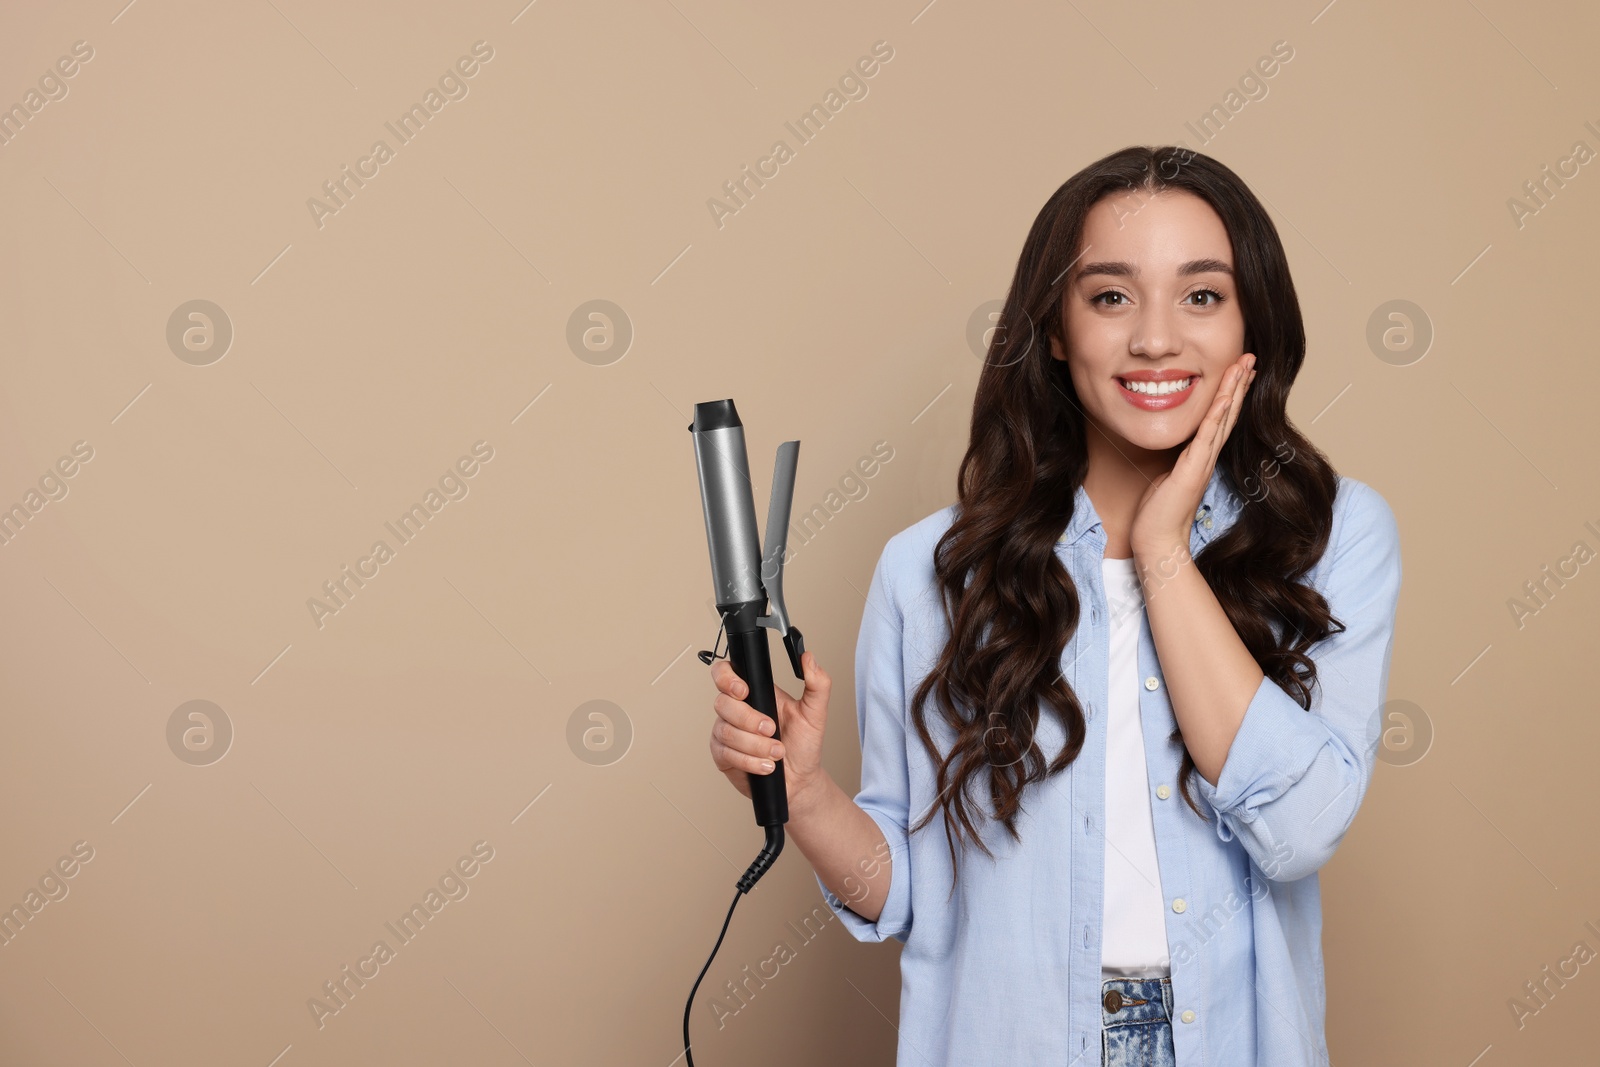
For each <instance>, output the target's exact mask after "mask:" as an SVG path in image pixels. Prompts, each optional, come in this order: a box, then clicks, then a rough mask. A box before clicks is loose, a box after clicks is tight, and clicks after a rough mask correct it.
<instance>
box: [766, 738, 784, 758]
mask: <svg viewBox="0 0 1600 1067" xmlns="http://www.w3.org/2000/svg"><path fill="white" fill-rule="evenodd" d="M767 755H769V756H771V757H772V758H773V759H782V758H783V746H782V745H780V744H778V743H776V742H774V743H773V745H772V751H770V752H768V753H767Z"/></svg>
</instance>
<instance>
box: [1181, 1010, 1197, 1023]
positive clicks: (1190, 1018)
mask: <svg viewBox="0 0 1600 1067" xmlns="http://www.w3.org/2000/svg"><path fill="white" fill-rule="evenodd" d="M1178 1018H1180V1019H1182V1020H1183V1021H1184V1022H1186V1023H1192V1022H1194V1012H1192V1011H1186V1012H1184V1013H1183V1014H1182V1015H1180V1016H1178Z"/></svg>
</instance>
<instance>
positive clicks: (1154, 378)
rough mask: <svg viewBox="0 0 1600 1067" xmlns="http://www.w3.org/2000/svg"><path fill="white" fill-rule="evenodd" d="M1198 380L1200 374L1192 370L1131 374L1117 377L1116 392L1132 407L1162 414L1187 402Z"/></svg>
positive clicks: (1137, 372)
mask: <svg viewBox="0 0 1600 1067" xmlns="http://www.w3.org/2000/svg"><path fill="white" fill-rule="evenodd" d="M1199 380H1200V375H1198V374H1196V373H1194V372H1193V371H1183V370H1171V371H1151V370H1140V371H1132V372H1130V373H1128V374H1124V375H1118V376H1117V385H1118V386H1119V388H1118V390H1117V391H1118V392H1119V393H1121V394H1122V398H1123V399H1124V400H1126V401H1127V402H1128V403H1130V404H1132V405H1133V406H1134V407H1136V408H1140V409H1142V410H1144V411H1165V410H1167V409H1168V408H1175V407H1177V406H1178V405H1179V404H1181V403H1183V402H1184V401H1185V400H1188V399H1189V397H1190V396H1192V395H1193V394H1194V383H1195V382H1197V381H1199Z"/></svg>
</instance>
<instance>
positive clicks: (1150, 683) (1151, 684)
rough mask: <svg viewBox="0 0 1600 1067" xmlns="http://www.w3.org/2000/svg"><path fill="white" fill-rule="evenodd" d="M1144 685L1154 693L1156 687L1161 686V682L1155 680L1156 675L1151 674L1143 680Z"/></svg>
mask: <svg viewBox="0 0 1600 1067" xmlns="http://www.w3.org/2000/svg"><path fill="white" fill-rule="evenodd" d="M1144 687H1145V688H1146V689H1148V690H1150V692H1152V693H1154V692H1155V691H1156V690H1157V689H1160V688H1161V683H1160V682H1158V681H1156V676H1155V675H1153V674H1152V675H1151V676H1150V677H1148V678H1146V679H1145V680H1144Z"/></svg>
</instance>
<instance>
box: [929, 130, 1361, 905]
mask: <svg viewBox="0 0 1600 1067" xmlns="http://www.w3.org/2000/svg"><path fill="white" fill-rule="evenodd" d="M1169 189H1173V190H1184V191H1187V192H1190V193H1193V194H1194V195H1196V196H1198V197H1200V198H1201V199H1202V200H1204V201H1206V202H1207V203H1208V204H1210V205H1211V207H1212V208H1213V209H1215V211H1216V212H1217V214H1218V215H1219V216H1220V217H1221V219H1222V223H1223V225H1224V226H1225V227H1226V228H1227V231H1228V234H1229V237H1230V239H1231V241H1232V245H1233V254H1234V276H1235V280H1236V284H1237V286H1238V291H1239V304H1240V310H1241V312H1242V314H1243V317H1244V324H1245V340H1244V349H1243V350H1244V351H1246V352H1253V353H1255V356H1256V372H1257V373H1256V380H1255V381H1254V382H1253V383H1252V384H1251V387H1250V390H1249V392H1248V393H1246V395H1245V399H1244V407H1243V408H1242V410H1241V411H1240V413H1239V416H1238V420H1237V422H1236V423H1235V425H1234V427H1233V430H1232V432H1231V433H1230V434H1229V436H1228V439H1227V441H1226V443H1225V444H1224V445H1223V447H1222V451H1221V453H1220V455H1219V456H1218V457H1217V468H1218V469H1219V470H1220V471H1221V472H1222V475H1223V479H1224V481H1225V483H1226V485H1227V488H1228V490H1229V491H1230V492H1233V493H1234V494H1235V496H1236V497H1237V494H1238V489H1239V488H1241V487H1243V488H1244V489H1245V490H1246V492H1247V495H1246V496H1244V497H1238V499H1239V500H1240V502H1241V507H1240V510H1239V514H1238V518H1237V520H1236V521H1235V522H1234V523H1233V525H1232V526H1230V527H1229V528H1228V530H1226V531H1225V532H1224V533H1222V534H1221V535H1220V536H1218V537H1216V538H1215V539H1213V540H1212V541H1211V542H1209V543H1208V544H1206V545H1205V546H1204V548H1202V549H1201V551H1200V552H1199V553H1198V554H1197V555H1196V556H1195V557H1194V564H1195V565H1196V566H1197V567H1198V568H1199V569H1200V573H1201V574H1202V575H1203V576H1204V577H1205V579H1206V582H1207V583H1208V584H1209V585H1210V587H1211V590H1212V592H1213V593H1214V594H1215V595H1216V597H1217V600H1218V602H1219V603H1220V604H1221V605H1222V608H1223V610H1224V611H1225V612H1226V613H1227V616H1228V620H1229V621H1230V622H1231V623H1232V624H1233V627H1234V629H1235V630H1236V631H1237V632H1238V634H1239V637H1240V638H1241V639H1242V640H1243V641H1244V644H1245V647H1246V648H1248V649H1249V650H1250V654H1251V655H1252V656H1253V657H1254V658H1255V661H1256V662H1257V663H1258V664H1259V665H1260V667H1261V670H1262V673H1263V674H1265V675H1266V676H1267V677H1268V678H1270V679H1271V680H1272V681H1273V682H1274V683H1276V684H1277V685H1279V686H1280V687H1282V688H1283V689H1284V691H1285V692H1287V693H1288V694H1289V695H1290V696H1291V697H1293V698H1294V699H1295V701H1296V702H1297V703H1299V704H1300V705H1301V706H1302V707H1303V708H1305V709H1306V710H1308V711H1309V710H1310V707H1311V697H1312V690H1313V687H1314V685H1315V683H1316V664H1315V663H1314V662H1313V661H1312V659H1311V657H1310V656H1309V655H1307V652H1306V650H1307V649H1308V648H1310V647H1311V646H1312V645H1313V644H1315V643H1316V642H1318V641H1320V640H1322V639H1323V638H1325V637H1328V636H1329V635H1330V634H1333V633H1338V632H1340V631H1342V630H1343V629H1344V625H1343V624H1342V623H1341V622H1339V621H1338V620H1336V619H1334V618H1333V617H1332V614H1331V612H1330V611H1329V608H1328V604H1327V601H1326V600H1325V599H1324V598H1323V596H1322V595H1321V594H1320V593H1318V592H1317V591H1316V590H1315V589H1314V588H1312V587H1311V586H1310V585H1309V584H1302V583H1301V582H1300V579H1301V578H1302V577H1303V576H1304V575H1305V574H1306V573H1307V572H1308V571H1310V569H1311V568H1312V567H1313V566H1314V565H1315V564H1316V562H1317V560H1318V559H1320V558H1321V556H1322V554H1323V551H1324V550H1325V549H1326V548H1327V544H1328V538H1329V534H1330V529H1331V527H1332V522H1333V501H1334V495H1335V493H1336V492H1337V489H1338V475H1337V474H1336V473H1335V471H1334V469H1333V467H1332V465H1331V464H1330V463H1329V462H1328V460H1327V458H1326V457H1325V456H1324V455H1323V454H1322V453H1321V452H1319V451H1318V450H1317V448H1316V447H1315V446H1313V445H1312V444H1311V442H1310V441H1308V440H1307V439H1306V438H1305V437H1303V436H1302V435H1301V434H1300V432H1299V431H1298V430H1296V429H1295V427H1294V426H1293V425H1292V424H1291V423H1290V422H1289V419H1288V415H1287V412H1286V405H1287V402H1288V397H1289V387H1290V386H1291V385H1292V384H1293V383H1294V379H1295V375H1296V374H1298V373H1299V371H1300V365H1301V363H1302V362H1304V360H1305V348H1306V338H1305V326H1304V324H1303V322H1302V320H1301V317H1300V305H1299V302H1298V300H1297V298H1296V296H1295V290H1294V283H1293V281H1292V280H1291V279H1290V277H1289V265H1288V260H1287V259H1286V257H1285V256H1284V251H1283V244H1282V242H1281V241H1280V240H1279V239H1278V233H1277V230H1276V229H1275V228H1274V227H1273V225H1272V221H1271V219H1270V218H1269V217H1268V216H1267V213H1266V211H1265V209H1264V208H1263V207H1262V206H1261V204H1260V202H1259V201H1258V200H1257V199H1256V197H1255V196H1254V194H1252V193H1251V192H1250V190H1249V189H1248V188H1247V187H1246V186H1245V184H1244V182H1243V181H1242V180H1240V178H1239V177H1238V175H1236V174H1234V172H1233V171H1231V170H1229V169H1228V168H1227V167H1226V166H1224V165H1223V164H1221V163H1219V162H1217V161H1216V160H1214V159H1211V158H1210V157H1208V156H1205V155H1202V154H1200V153H1197V152H1193V151H1191V150H1189V149H1185V148H1177V147H1172V146H1162V147H1154V148H1152V147H1146V146H1133V147H1129V148H1124V149H1122V150H1121V151H1119V152H1113V153H1112V154H1110V155H1108V156H1106V157H1105V158H1103V159H1101V160H1099V161H1098V162H1096V163H1093V164H1091V165H1090V166H1088V167H1086V168H1084V169H1083V170H1082V171H1080V172H1078V173H1077V174H1075V175H1073V176H1072V177H1071V178H1070V179H1068V180H1067V181H1066V182H1065V183H1064V184H1062V186H1061V187H1060V188H1059V189H1057V190H1056V191H1055V193H1054V194H1052V195H1051V197H1050V199H1049V200H1048V201H1047V202H1046V203H1045V205H1044V207H1043V208H1042V209H1041V210H1040V211H1039V214H1038V217H1037V218H1035V219H1034V222H1033V227H1032V228H1031V229H1030V230H1029V232H1028V236H1027V239H1026V240H1025V241H1024V242H1023V246H1022V253H1021V256H1020V257H1019V259H1018V261H1017V269H1016V273H1015V275H1014V276H1013V278H1012V281H1011V289H1010V292H1009V293H1008V294H1007V296H1006V300H1005V306H1004V308H1003V309H1002V311H1001V313H1000V318H999V322H998V329H996V330H995V331H994V334H993V338H992V340H991V341H990V344H989V346H988V350H987V355H986V358H985V361H984V367H983V370H982V372H981V373H980V374H979V377H978V385H977V390H976V395H975V397H974V399H973V405H972V427H971V436H970V442H969V444H968V446H967V451H966V455H965V457H964V458H963V459H962V461H961V466H960V470H959V473H958V475H957V488H958V493H959V503H958V505H957V508H956V512H955V519H954V521H953V522H952V524H951V526H950V527H949V529H948V530H947V531H946V532H945V533H944V535H943V536H942V537H940V539H939V542H938V544H937V545H936V546H935V548H934V571H935V574H936V580H937V586H938V588H939V590H940V599H941V604H942V606H943V610H944V613H945V621H946V623H947V625H948V627H949V631H948V632H949V635H950V636H949V639H948V641H947V642H946V643H945V646H944V648H943V650H942V651H941V653H940V655H939V658H938V661H937V663H936V664H935V665H934V667H933V668H932V669H931V670H930V671H929V673H928V675H927V677H925V678H924V679H923V681H922V683H921V684H920V685H919V686H918V687H917V690H916V693H915V696H914V697H913V700H912V718H913V720H914V721H915V724H916V729H917V733H918V735H919V736H920V737H921V738H922V742H923V744H924V745H925V746H926V747H927V749H928V751H929V753H930V754H932V756H933V758H934V760H935V762H936V764H937V766H938V775H937V779H936V787H937V789H938V797H939V800H938V802H937V803H935V804H934V805H932V806H930V807H929V809H928V811H927V812H926V813H925V814H924V815H923V817H922V818H921V819H920V820H919V821H918V822H917V823H916V825H914V826H913V827H912V830H913V831H915V830H917V829H920V828H921V827H922V826H923V825H925V824H926V823H927V822H928V821H930V820H931V819H932V818H933V816H934V814H935V812H936V811H938V810H940V809H942V810H943V812H944V816H945V818H944V823H945V836H946V840H947V841H948V842H949V845H950V854H951V860H952V865H954V863H955V859H956V841H957V839H959V838H960V837H961V836H964V835H969V836H971V837H972V838H973V839H974V840H975V841H976V842H977V844H978V846H979V847H980V848H982V849H983V851H984V853H985V854H986V855H991V856H992V853H990V852H989V849H988V846H986V845H984V844H983V841H982V839H981V835H980V834H979V832H978V830H977V828H976V826H975V825H974V822H973V819H972V815H971V812H970V811H969V801H968V795H967V794H968V792H969V789H970V788H972V787H974V786H975V785H976V786H977V787H978V788H979V789H981V788H982V782H981V781H979V779H980V778H981V777H985V776H983V775H982V774H981V772H983V771H984V770H985V769H987V771H988V774H987V775H986V777H987V785H988V792H989V799H990V801H991V802H992V804H993V809H994V817H995V818H996V819H997V820H999V821H1000V822H1002V823H1003V824H1004V825H1005V828H1006V830H1007V832H1008V833H1009V834H1010V835H1011V837H1012V838H1013V840H1020V835H1019V834H1018V832H1017V829H1016V819H1017V816H1018V814H1019V812H1020V811H1021V808H1022V796H1023V791H1024V790H1025V789H1026V787H1027V786H1028V785H1029V784H1030V783H1033V782H1040V781H1043V780H1044V779H1046V778H1048V777H1050V776H1051V775H1054V774H1056V773H1058V772H1060V771H1062V770H1064V769H1065V768H1066V767H1067V766H1068V765H1069V764H1071V763H1072V761H1073V760H1075V759H1076V758H1077V756H1078V753H1079V751H1080V750H1081V749H1082V747H1083V741H1084V737H1085V733H1086V730H1085V726H1084V716H1083V709H1082V707H1081V705H1080V703H1079V701H1078V697H1077V694H1076V693H1074V692H1073V689H1072V687H1071V685H1070V684H1069V683H1068V682H1067V680H1066V678H1065V676H1064V674H1063V672H1062V669H1061V658H1062V654H1063V652H1064V650H1065V648H1066V645H1067V642H1068V640H1069V639H1070V638H1071V636H1072V634H1073V632H1074V631H1075V630H1076V629H1077V626H1078V620H1079V615H1080V613H1081V605H1080V601H1079V596H1078V590H1077V588H1076V587H1075V586H1074V584H1073V581H1072V578H1071V577H1070V575H1069V574H1068V571H1067V569H1066V567H1065V566H1064V565H1063V564H1062V562H1061V560H1060V558H1059V556H1058V555H1057V554H1056V543H1057V540H1058V539H1059V537H1060V536H1061V532H1062V531H1063V530H1064V529H1065V528H1066V527H1067V524H1068V523H1069V522H1070V521H1071V519H1072V511H1073V506H1074V502H1075V498H1076V495H1077V490H1078V487H1079V486H1080V485H1082V484H1083V480H1084V476H1085V475H1086V474H1087V473H1088V451H1087V442H1086V430H1087V422H1086V417H1085V414H1084V411H1083V408H1082V405H1081V404H1080V403H1079V400H1078V396H1077V393H1076V390H1075V389H1074V388H1073V385H1072V378H1071V375H1070V373H1069V372H1068V368H1067V363H1066V361H1064V360H1057V359H1054V358H1052V356H1051V354H1050V347H1049V344H1048V343H1047V340H1048V338H1051V337H1054V338H1058V339H1060V341H1061V343H1062V345H1063V347H1065V344H1066V335H1065V330H1064V324H1063V321H1062V314H1061V309H1062V298H1063V292H1064V284H1063V280H1064V278H1065V277H1066V275H1067V273H1068V270H1069V268H1070V267H1071V265H1072V263H1073V262H1074V257H1075V256H1076V255H1078V254H1079V253H1078V245H1079V243H1080V240H1081V238H1082V234H1083V225H1084V219H1085V217H1086V216H1087V214H1088V212H1089V210H1090V208H1091V207H1093V206H1094V205H1095V204H1096V203H1097V202H1099V201H1100V200H1101V198H1103V197H1105V196H1108V195H1115V194H1128V193H1131V192H1136V191H1137V192H1142V193H1144V194H1149V195H1154V194H1156V193H1159V192H1163V191H1165V190H1169ZM1285 448H1287V449H1289V450H1290V451H1289V454H1288V456H1287V457H1285V453H1284V449H1285ZM930 696H937V698H938V703H939V705H940V709H939V713H940V714H941V715H942V717H943V721H944V722H945V723H946V724H948V725H949V727H950V728H951V730H952V731H953V732H954V734H955V740H954V743H953V744H952V746H951V749H950V752H949V753H948V754H947V755H945V756H943V757H941V756H940V753H939V751H938V748H937V746H936V745H935V743H934V739H933V737H932V735H931V733H930V731H929V728H928V723H927V719H928V709H927V707H926V704H927V701H928V699H929V698H930ZM1044 707H1048V708H1049V709H1050V710H1051V712H1052V713H1053V714H1055V715H1056V716H1057V717H1058V718H1059V719H1060V721H1061V723H1062V725H1063V727H1064V733H1065V737H1066V743H1065V744H1064V745H1063V747H1062V749H1061V752H1060V753H1059V754H1058V755H1057V756H1056V757H1055V758H1054V759H1053V760H1051V761H1049V762H1048V763H1047V762H1046V760H1045V757H1044V755H1043V754H1042V753H1041V752H1040V751H1039V748H1038V746H1037V745H1036V744H1034V738H1035V736H1036V734H1037V727H1038V723H1039V716H1040V714H1041V709H1042V708H1044ZM958 709H961V710H958ZM969 709H970V710H969ZM1172 739H1173V740H1177V741H1180V742H1181V740H1182V731H1181V730H1177V729H1174V730H1173V732H1172ZM1194 770H1195V764H1194V758H1193V757H1192V756H1191V755H1190V753H1189V750H1188V748H1187V746H1185V748H1184V753H1183V765H1182V769H1181V770H1180V772H1179V776H1178V788H1179V791H1180V792H1181V793H1182V795H1183V799H1184V800H1185V801H1186V802H1187V803H1188V805H1189V807H1191V808H1192V809H1194V811H1195V813H1196V814H1197V815H1199V816H1200V818H1202V819H1207V818H1208V816H1207V815H1206V814H1205V812H1203V811H1201V810H1200V806H1199V805H1198V804H1197V803H1196V802H1195V799H1194V797H1193V796H1192V795H1191V793H1190V789H1189V775H1190V772H1191V771H1194ZM952 831H954V834H952ZM953 888H954V887H953V886H952V891H953Z"/></svg>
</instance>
